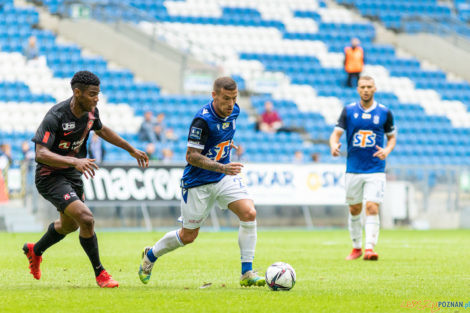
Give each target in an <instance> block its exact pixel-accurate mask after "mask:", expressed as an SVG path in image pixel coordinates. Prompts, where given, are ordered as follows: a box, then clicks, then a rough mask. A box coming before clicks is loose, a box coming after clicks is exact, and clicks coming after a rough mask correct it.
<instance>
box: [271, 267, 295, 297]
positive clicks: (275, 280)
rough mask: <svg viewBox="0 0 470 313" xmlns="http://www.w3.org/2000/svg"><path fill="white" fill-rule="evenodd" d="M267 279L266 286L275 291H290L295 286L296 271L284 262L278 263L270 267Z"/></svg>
mask: <svg viewBox="0 0 470 313" xmlns="http://www.w3.org/2000/svg"><path fill="white" fill-rule="evenodd" d="M265 277H266V284H267V285H268V287H269V289H271V290H273V291H278V290H283V291H288V290H291V289H292V288H293V287H294V285H295V271H294V269H293V268H292V266H290V265H289V264H287V263H284V262H276V263H274V264H272V265H271V266H270V267H268V269H267V270H266V274H265Z"/></svg>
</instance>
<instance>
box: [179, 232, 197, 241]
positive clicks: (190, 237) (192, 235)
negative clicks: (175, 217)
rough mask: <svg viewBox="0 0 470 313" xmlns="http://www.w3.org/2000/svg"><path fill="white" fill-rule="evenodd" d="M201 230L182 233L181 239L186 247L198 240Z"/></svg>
mask: <svg viewBox="0 0 470 313" xmlns="http://www.w3.org/2000/svg"><path fill="white" fill-rule="evenodd" d="M198 234H199V230H193V231H182V232H180V239H181V242H182V243H183V244H184V245H187V244H190V243H192V242H194V240H196V238H197V235H198Z"/></svg>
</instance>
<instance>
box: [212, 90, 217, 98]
mask: <svg viewBox="0 0 470 313" xmlns="http://www.w3.org/2000/svg"><path fill="white" fill-rule="evenodd" d="M216 95H217V92H215V91H212V99H214V98H215V96H216Z"/></svg>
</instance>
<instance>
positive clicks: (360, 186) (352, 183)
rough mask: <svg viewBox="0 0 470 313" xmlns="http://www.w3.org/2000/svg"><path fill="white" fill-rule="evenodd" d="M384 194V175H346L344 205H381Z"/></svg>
mask: <svg viewBox="0 0 470 313" xmlns="http://www.w3.org/2000/svg"><path fill="white" fill-rule="evenodd" d="M384 192H385V173H371V174H352V173H346V203H348V204H359V203H362V202H364V201H365V202H375V203H379V204H380V203H382V202H383V199H384Z"/></svg>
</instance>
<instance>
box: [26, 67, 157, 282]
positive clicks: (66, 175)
mask: <svg viewBox="0 0 470 313" xmlns="http://www.w3.org/2000/svg"><path fill="white" fill-rule="evenodd" d="M70 84H71V86H72V90H73V96H72V97H71V98H69V99H67V100H65V101H63V102H61V103H59V104H56V105H55V106H53V107H52V108H51V109H50V110H49V112H47V114H46V116H45V117H44V120H43V121H42V123H41V125H40V126H39V128H38V130H37V131H36V135H35V136H34V138H33V141H34V142H35V143H36V162H37V168H36V187H37V189H38V191H39V193H40V194H41V195H42V196H43V197H44V198H46V199H47V200H49V201H50V202H51V203H52V204H54V206H55V207H56V208H57V210H58V211H59V213H60V217H59V219H57V220H56V221H55V222H53V223H51V224H50V225H49V228H48V230H47V232H46V233H45V234H44V235H43V236H42V238H41V239H40V240H39V241H38V242H36V243H25V244H24V246H23V250H24V253H25V254H26V256H27V257H28V260H29V268H30V270H31V274H33V276H34V278H36V279H40V278H41V270H40V268H39V266H40V264H41V261H42V254H43V253H44V251H46V249H48V248H49V247H51V246H52V245H54V244H56V243H57V242H59V241H60V240H62V239H63V238H64V237H65V236H66V235H67V234H69V233H71V232H74V231H76V230H77V229H78V228H80V236H79V238H80V244H81V245H82V247H83V250H85V252H86V254H87V255H88V258H89V259H90V261H91V264H92V265H93V269H94V271H95V276H96V282H97V283H98V285H99V286H100V287H102V288H113V287H118V282H117V281H115V280H114V279H113V278H112V277H111V275H109V274H108V272H107V271H106V270H105V269H104V267H103V265H102V264H101V261H100V256H99V251H98V240H97V238H96V234H95V231H94V226H93V225H94V219H93V214H92V213H91V211H90V209H89V208H88V207H87V206H86V205H85V204H84V202H83V201H84V200H85V199H84V194H83V182H82V180H81V175H82V174H83V175H85V177H86V178H87V179H88V178H92V177H93V176H94V175H95V170H98V166H97V165H96V164H95V162H94V161H95V160H94V159H87V158H86V155H87V151H86V141H87V139H88V134H89V132H90V130H94V131H95V133H96V134H98V136H100V137H101V138H103V139H104V140H106V141H108V142H110V143H111V144H113V145H115V146H118V147H120V148H122V149H124V150H126V151H128V152H129V154H130V155H131V156H133V157H134V158H136V159H137V162H138V164H139V166H140V167H148V157H147V155H146V154H145V152H143V151H140V150H137V149H136V148H134V147H133V146H131V145H130V144H129V143H128V142H127V141H125V140H124V139H122V138H121V137H120V136H119V135H118V134H117V133H115V132H114V131H113V130H111V129H110V128H108V127H106V126H104V125H103V124H102V123H101V121H100V116H99V112H98V108H97V104H98V95H99V93H100V80H99V78H98V77H97V76H96V75H95V74H93V73H91V72H88V71H80V72H77V73H76V74H75V75H74V76H73V78H72V81H71V82H70Z"/></svg>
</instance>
